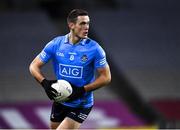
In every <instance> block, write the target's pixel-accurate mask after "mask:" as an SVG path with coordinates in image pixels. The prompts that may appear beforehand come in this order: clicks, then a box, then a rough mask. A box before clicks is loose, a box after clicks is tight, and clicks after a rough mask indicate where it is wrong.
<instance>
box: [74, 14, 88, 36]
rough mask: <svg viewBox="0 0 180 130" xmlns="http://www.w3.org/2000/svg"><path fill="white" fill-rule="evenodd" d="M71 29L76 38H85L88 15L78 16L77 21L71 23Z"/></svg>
mask: <svg viewBox="0 0 180 130" xmlns="http://www.w3.org/2000/svg"><path fill="white" fill-rule="evenodd" d="M71 29H72V31H73V33H74V35H75V36H76V37H78V38H87V37H88V30H89V16H78V17H77V21H76V22H75V23H72V26H71Z"/></svg>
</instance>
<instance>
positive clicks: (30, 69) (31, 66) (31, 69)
mask: <svg viewBox="0 0 180 130" xmlns="http://www.w3.org/2000/svg"><path fill="white" fill-rule="evenodd" d="M33 68H34V66H33V63H31V64H30V65H29V72H30V73H31V74H32V72H33Z"/></svg>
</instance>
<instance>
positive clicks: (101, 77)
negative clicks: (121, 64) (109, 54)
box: [84, 65, 111, 92]
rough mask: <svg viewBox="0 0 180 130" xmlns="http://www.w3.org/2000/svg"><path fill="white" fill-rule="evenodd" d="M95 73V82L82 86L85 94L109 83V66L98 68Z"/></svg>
mask: <svg viewBox="0 0 180 130" xmlns="http://www.w3.org/2000/svg"><path fill="white" fill-rule="evenodd" d="M97 72H98V76H97V78H96V80H95V81H94V82H92V83H90V84H87V85H85V86H84V89H85V91H86V92H89V91H93V90H96V89H98V88H101V87H103V86H105V85H107V84H109V83H110V82H111V71H110V68H109V65H106V66H105V67H104V68H98V69H97Z"/></svg>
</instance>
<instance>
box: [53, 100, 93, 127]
mask: <svg viewBox="0 0 180 130" xmlns="http://www.w3.org/2000/svg"><path fill="white" fill-rule="evenodd" d="M92 107H93V106H92ZM92 107H89V108H74V107H69V106H65V105H63V104H60V103H55V102H54V103H53V105H52V110H51V117H50V120H51V121H52V122H62V121H63V120H64V118H65V117H69V118H71V119H73V120H75V121H77V122H79V123H82V122H83V121H84V120H85V119H86V118H87V116H88V114H89V113H90V111H91V109H92Z"/></svg>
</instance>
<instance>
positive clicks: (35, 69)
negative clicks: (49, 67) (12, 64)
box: [29, 57, 45, 82]
mask: <svg viewBox="0 0 180 130" xmlns="http://www.w3.org/2000/svg"><path fill="white" fill-rule="evenodd" d="M42 66H43V62H41V61H40V60H39V59H38V57H36V58H35V59H34V60H33V61H32V63H31V64H30V66H29V71H30V73H31V75H32V76H33V77H34V78H35V79H36V80H37V81H38V82H42V80H43V79H45V77H44V76H43V74H42V72H41V67H42Z"/></svg>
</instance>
